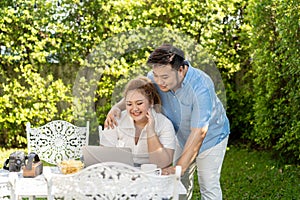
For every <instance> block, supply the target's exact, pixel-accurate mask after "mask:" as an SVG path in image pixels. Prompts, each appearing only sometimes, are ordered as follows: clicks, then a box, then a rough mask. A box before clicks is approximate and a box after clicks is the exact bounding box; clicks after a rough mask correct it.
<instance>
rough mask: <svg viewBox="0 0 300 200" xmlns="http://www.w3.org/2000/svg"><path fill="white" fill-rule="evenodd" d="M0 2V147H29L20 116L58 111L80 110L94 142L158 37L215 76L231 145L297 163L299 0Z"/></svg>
mask: <svg viewBox="0 0 300 200" xmlns="http://www.w3.org/2000/svg"><path fill="white" fill-rule="evenodd" d="M0 7H1V10H0V48H1V49H0V50H1V51H0V52H1V53H0V66H1V68H0V72H1V73H0V94H1V95H0V130H1V131H0V145H1V147H2V149H11V148H25V147H26V131H25V124H26V123H27V122H30V123H31V124H32V125H33V126H40V125H43V124H45V123H46V122H49V121H52V120H55V119H63V120H66V121H69V122H72V123H74V124H76V125H84V124H85V122H86V121H87V120H89V121H90V125H91V130H90V134H91V137H90V143H91V144H92V143H96V142H97V140H98V130H97V129H98V125H99V124H100V125H101V124H103V121H104V119H105V116H106V113H107V112H108V110H109V109H110V107H111V105H112V104H113V103H114V102H115V101H117V100H118V99H119V96H120V91H121V90H122V87H123V85H124V83H126V82H127V80H129V79H130V78H132V77H134V76H136V75H138V74H144V75H145V73H146V72H147V71H148V70H149V69H148V68H147V66H145V63H146V59H147V57H148V55H149V54H150V53H151V51H153V49H154V48H155V47H157V46H159V45H160V44H162V43H172V44H174V45H175V46H178V47H180V48H182V49H183V50H185V52H186V53H187V57H188V58H189V59H190V60H191V62H192V65H194V66H195V67H198V68H200V69H202V70H204V71H206V72H207V73H208V74H210V75H211V76H212V78H213V80H214V81H215V84H216V90H217V91H218V94H219V96H220V98H221V100H222V101H223V103H224V105H225V107H226V110H227V115H228V117H229V120H230V123H231V135H230V140H229V146H234V147H233V149H235V148H242V149H245V148H246V149H249V150H250V151H255V152H257V151H258V152H260V151H261V152H269V153H270V155H271V157H270V158H271V159H273V160H274V161H275V162H276V163H278V165H281V166H290V165H292V166H295V169H296V170H298V169H299V167H297V166H299V161H300V145H299V144H300V120H299V119H300V79H299V75H300V63H299V62H300V61H299V60H300V59H299V57H300V56H299V55H300V52H299V51H300V48H299V47H300V3H299V1H298V0H263V1H261V0H226V1H225V0H199V1H186V0H168V1H167V0H156V1H153V0H136V1H130V0H115V1H112V0H22V1H21V0H12V1H6V0H1V1H0ZM211 69H214V70H211ZM216 72H217V73H216ZM236 152H237V153H238V151H236ZM242 152H243V151H242ZM229 155H230V154H229ZM235 156H236V155H235ZM226 159H228V160H229V159H230V157H226ZM225 162H228V161H226V160H225ZM242 164H244V163H241V165H242ZM225 166H226V165H225ZM278 169H282V168H281V167H278ZM298 172H299V171H298ZM296 174H297V173H296ZM293 180H296V186H297V182H298V186H299V173H298V175H296V176H294V179H293ZM297 180H298V181H297ZM293 185H294V186H295V184H293ZM298 193H299V190H298ZM249 199H251V198H249ZM287 199H291V198H287Z"/></svg>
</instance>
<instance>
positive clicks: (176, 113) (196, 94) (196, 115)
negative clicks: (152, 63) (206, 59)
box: [148, 65, 230, 153]
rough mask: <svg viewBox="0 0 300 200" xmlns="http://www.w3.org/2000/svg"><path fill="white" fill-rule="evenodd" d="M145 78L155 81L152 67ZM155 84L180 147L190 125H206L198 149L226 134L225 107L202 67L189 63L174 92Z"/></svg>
mask: <svg viewBox="0 0 300 200" xmlns="http://www.w3.org/2000/svg"><path fill="white" fill-rule="evenodd" d="M148 78H150V79H151V80H152V81H153V83H154V84H155V82H154V79H153V72H152V71H150V72H149V73H148ZM155 86H156V89H157V90H158V92H159V95H160V97H161V100H162V112H163V114H164V115H166V116H167V117H168V118H169V119H170V120H171V121H172V123H173V126H174V128H175V131H176V135H177V138H178V141H179V144H180V146H181V147H182V148H183V147H184V145H185V143H186V141H187V139H188V137H189V135H190V133H191V128H202V127H205V126H207V127H208V131H207V134H206V137H205V139H204V141H203V143H202V146H201V148H200V150H199V153H200V152H203V151H205V150H207V149H209V148H211V147H213V146H215V145H217V144H219V143H220V142H221V141H222V140H223V139H224V138H226V137H227V136H228V135H229V133H230V130H229V120H228V118H227V116H226V112H225V109H224V107H223V105H222V102H221V101H220V100H219V98H218V97H217V95H216V93H215V88H214V84H213V81H212V80H211V78H210V77H209V76H208V75H207V74H206V73H204V72H203V71H201V70H199V69H196V68H194V67H192V66H191V65H189V68H188V71H187V73H186V76H185V78H184V80H183V82H182V85H181V87H180V88H179V89H178V90H176V92H173V91H168V92H162V91H161V90H160V89H159V87H158V86H157V85H156V84H155Z"/></svg>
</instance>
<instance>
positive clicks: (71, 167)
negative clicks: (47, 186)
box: [58, 160, 84, 174]
mask: <svg viewBox="0 0 300 200" xmlns="http://www.w3.org/2000/svg"><path fill="white" fill-rule="evenodd" d="M83 167H84V164H83V163H82V162H81V161H80V160H64V161H62V162H61V163H59V164H58V168H59V170H60V172H61V173H63V174H73V173H76V172H78V171H80V170H81V169H82V168H83Z"/></svg>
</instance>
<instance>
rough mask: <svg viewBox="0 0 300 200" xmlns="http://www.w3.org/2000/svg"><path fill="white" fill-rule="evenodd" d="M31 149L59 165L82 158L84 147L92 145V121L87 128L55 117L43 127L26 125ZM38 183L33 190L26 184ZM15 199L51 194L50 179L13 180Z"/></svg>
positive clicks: (29, 149)
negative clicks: (89, 142)
mask: <svg viewBox="0 0 300 200" xmlns="http://www.w3.org/2000/svg"><path fill="white" fill-rule="evenodd" d="M26 132H27V147H28V152H34V153H36V154H38V156H39V158H40V160H43V161H46V162H47V163H49V164H52V165H57V164H58V163H60V162H61V161H62V160H65V159H79V158H81V157H82V146H85V145H88V141H89V121H87V123H86V126H85V127H78V126H75V125H73V124H71V123H69V122H67V121H63V120H55V121H51V122H49V123H47V124H45V125H43V126H40V127H36V128H31V126H30V122H28V123H27V124H26ZM27 182H28V184H34V185H35V188H36V190H35V191H29V190H28V187H27V188H26V185H27ZM12 190H13V193H14V197H15V199H19V198H20V197H29V199H35V197H36V196H47V193H48V192H47V183H46V180H45V179H44V178H43V177H41V178H38V177H37V178H34V179H33V178H26V179H25V178H22V179H16V180H15V181H14V182H12Z"/></svg>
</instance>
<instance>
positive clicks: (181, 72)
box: [104, 44, 230, 200]
mask: <svg viewBox="0 0 300 200" xmlns="http://www.w3.org/2000/svg"><path fill="white" fill-rule="evenodd" d="M147 64H148V65H150V66H151V67H152V71H151V72H149V73H148V75H147V77H148V78H146V77H138V78H136V79H133V80H131V81H129V82H128V84H127V86H126V88H125V92H124V98H123V99H122V100H121V101H120V102H119V103H117V104H116V105H114V106H113V107H112V108H111V110H110V111H109V113H108V115H107V118H106V120H105V124H104V126H105V127H106V128H114V126H117V127H118V130H123V131H118V134H117V136H116V137H117V139H118V142H119V143H120V144H118V145H122V146H127V147H131V148H132V149H133V153H138V154H136V155H137V156H136V158H135V159H136V160H135V161H136V162H138V163H140V164H143V163H154V164H157V166H158V167H160V168H162V169H163V170H162V173H163V174H171V173H175V165H180V166H181V167H182V182H183V184H184V185H185V187H186V189H187V199H191V197H192V192H193V174H194V172H195V170H196V168H197V172H198V181H199V185H200V192H201V198H202V199H214V200H218V199H222V191H221V187H220V173H221V167H222V163H223V159H224V156H225V151H226V146H227V141H228V136H229V132H230V131H229V121H228V118H227V116H226V112H225V109H224V108H223V105H222V103H221V101H220V100H219V99H218V97H217V95H216V93H215V90H214V84H213V82H212V80H211V79H210V78H209V77H208V75H206V74H205V73H204V72H202V71H201V70H198V69H196V68H193V67H192V66H191V65H190V63H189V62H187V61H186V60H185V59H184V52H183V51H182V50H180V49H178V48H176V47H174V46H172V45H168V44H164V45H162V46H160V47H158V48H156V49H155V50H154V51H153V52H152V53H151V55H150V56H149V58H148V61H147ZM125 109H126V110H125ZM160 109H161V111H162V113H163V114H164V115H162V114H161V113H160ZM122 110H124V111H122ZM125 130H127V131H125ZM177 142H178V143H179V145H180V147H181V153H180V156H179V157H178V158H177V157H175V159H174V165H172V162H173V156H174V149H175V147H176V143H177ZM176 151H177V149H176ZM176 154H177V153H176Z"/></svg>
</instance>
